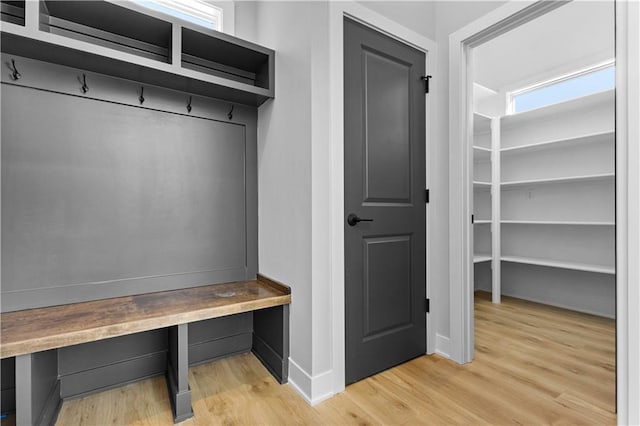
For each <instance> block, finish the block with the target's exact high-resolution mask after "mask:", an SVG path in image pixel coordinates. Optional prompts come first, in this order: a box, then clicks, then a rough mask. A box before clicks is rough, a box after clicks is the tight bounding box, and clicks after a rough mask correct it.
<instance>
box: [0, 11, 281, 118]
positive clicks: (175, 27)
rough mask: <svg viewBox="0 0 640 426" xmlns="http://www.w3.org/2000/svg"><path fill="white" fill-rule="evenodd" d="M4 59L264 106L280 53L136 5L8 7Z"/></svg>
mask: <svg viewBox="0 0 640 426" xmlns="http://www.w3.org/2000/svg"><path fill="white" fill-rule="evenodd" d="M1 6H2V9H1V11H2V13H1V18H2V21H3V22H2V39H1V44H2V51H3V52H5V53H9V54H14V55H18V56H25V57H29V58H32V59H36V60H42V61H47V62H52V63H57V64H60V65H66V66H71V67H75V68H80V69H85V70H88V71H93V72H97V73H102V74H107V75H111V76H115V77H120V78H125V79H129V80H134V81H139V82H142V83H144V84H151V85H157V86H161V87H167V88H170V89H175V90H180V91H185V92H189V93H194V94H197V95H202V96H208V97H212V98H219V99H223V100H228V101H231V102H237V103H242V104H248V105H254V106H258V105H260V104H262V103H263V102H264V101H266V100H267V99H270V98H273V96H274V80H275V79H274V67H275V52H274V51H273V50H271V49H268V48H265V47H262V46H259V45H256V44H254V43H250V42H247V41H244V40H241V39H238V38H236V37H233V36H230V35H228V34H224V33H221V32H218V31H213V30H209V29H206V28H203V27H200V26H198V25H195V24H192V23H189V22H186V21H183V20H181V19H179V18H173V17H169V16H165V15H163V14H160V13H158V12H155V11H152V10H149V11H147V10H146V9H144V8H142V7H141V6H138V5H136V4H135V3H131V2H129V3H119V2H118V3H116V2H110V1H104V0H102V1H53V0H42V1H38V2H24V1H22V2H21V1H7V0H2V1H1Z"/></svg>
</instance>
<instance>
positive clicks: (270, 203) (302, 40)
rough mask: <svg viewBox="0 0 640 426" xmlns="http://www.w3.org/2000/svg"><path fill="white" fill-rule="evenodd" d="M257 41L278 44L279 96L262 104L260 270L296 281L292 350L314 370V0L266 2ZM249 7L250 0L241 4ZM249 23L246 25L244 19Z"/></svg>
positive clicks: (295, 359)
mask: <svg viewBox="0 0 640 426" xmlns="http://www.w3.org/2000/svg"><path fill="white" fill-rule="evenodd" d="M255 6H256V17H257V20H258V25H256V27H255V31H256V33H255V34H256V41H257V42H259V43H260V44H262V45H265V46H267V47H270V48H272V49H274V50H275V51H276V75H275V90H276V98H275V99H274V100H273V101H268V102H266V103H265V104H263V105H262V106H261V107H260V108H259V110H258V262H259V271H260V272H261V273H263V274H265V275H266V276H268V277H271V278H274V279H276V280H280V281H282V282H284V283H286V284H288V285H290V286H291V291H292V300H293V303H292V304H291V311H290V312H291V322H290V324H291V328H290V331H291V349H290V356H291V359H292V360H293V362H294V363H295V364H297V365H298V366H300V368H302V369H303V370H304V371H306V372H308V373H311V372H312V345H311V339H312V330H311V323H312V317H311V315H310V313H311V312H312V309H313V307H312V287H311V230H310V228H309V224H310V221H311V214H312V210H311V55H310V52H311V43H310V35H309V31H308V25H309V20H311V19H313V15H312V13H311V12H312V11H311V9H312V7H310V6H309V5H308V4H305V3H298V2H259V3H257V4H256V5H255ZM241 7H248V6H246V5H245V6H241ZM239 27H241V26H239Z"/></svg>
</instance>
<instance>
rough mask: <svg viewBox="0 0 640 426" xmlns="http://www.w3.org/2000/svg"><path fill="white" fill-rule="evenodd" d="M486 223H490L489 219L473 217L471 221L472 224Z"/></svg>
mask: <svg viewBox="0 0 640 426" xmlns="http://www.w3.org/2000/svg"><path fill="white" fill-rule="evenodd" d="M487 223H491V219H475V220H474V221H473V224H474V225H486V224H487Z"/></svg>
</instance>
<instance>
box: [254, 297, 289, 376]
mask: <svg viewBox="0 0 640 426" xmlns="http://www.w3.org/2000/svg"><path fill="white" fill-rule="evenodd" d="M251 351H252V352H253V353H254V354H255V355H256V357H257V358H258V359H259V360H260V361H261V362H262V364H263V365H264V366H265V367H266V368H267V370H269V372H270V373H271V374H272V375H273V376H274V377H275V378H276V380H278V382H280V383H281V384H284V383H287V381H288V380H289V305H281V306H274V307H273V308H266V309H259V310H257V311H254V312H253V346H252V348H251Z"/></svg>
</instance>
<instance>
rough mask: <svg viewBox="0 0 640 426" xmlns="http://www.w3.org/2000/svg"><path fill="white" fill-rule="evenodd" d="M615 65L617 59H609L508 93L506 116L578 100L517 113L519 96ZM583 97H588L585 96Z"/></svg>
mask: <svg viewBox="0 0 640 426" xmlns="http://www.w3.org/2000/svg"><path fill="white" fill-rule="evenodd" d="M615 65H616V61H615V59H613V58H612V59H609V60H607V61H604V62H600V63H598V64H596V65H592V66H590V67H587V68H582V69H580V70H578V71H573V72H570V73H567V74H563V75H561V76H559V77H554V78H551V79H548V80H544V81H542V82H539V83H535V84H532V85H529V86H526V87H523V88H521V89H516V90H511V91H508V92H506V98H507V99H506V106H507V110H506V115H513V114H520V113H524V112H527V111H531V110H533V109H537V108H544V107H545V106H551V105H555V104H558V103H560V102H564V101H568V100H571V99H577V98H571V99H565V100H563V101H558V102H553V103H551V104H547V105H544V106H541V107H537V108H531V109H528V110H525V111H520V112H516V111H515V98H516V97H517V96H519V95H522V94H524V93H529V92H532V91H534V90H538V89H542V88H545V87H548V86H552V85H554V84H557V83H562V82H563V81H567V80H572V79H574V78H578V77H581V76H583V75H587V74H591V73H593V72H597V71H601V70H604V69H606V68H609V67H615ZM583 96H588V95H583ZM583 96H580V97H583Z"/></svg>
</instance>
